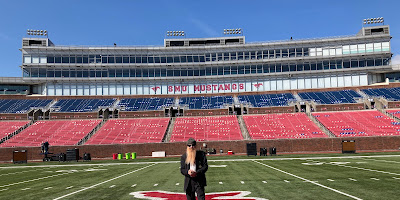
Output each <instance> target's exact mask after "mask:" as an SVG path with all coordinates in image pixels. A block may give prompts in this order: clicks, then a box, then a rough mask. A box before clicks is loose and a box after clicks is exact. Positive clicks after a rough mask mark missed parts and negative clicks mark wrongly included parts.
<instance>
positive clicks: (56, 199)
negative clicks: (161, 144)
mask: <svg viewBox="0 0 400 200" xmlns="http://www.w3.org/2000/svg"><path fill="white" fill-rule="evenodd" d="M154 165H156V164H152V165H148V166H146V167H142V168H140V169H137V170H134V171H131V172H128V173H125V174H122V175H120V176H117V177H114V178H112V179H108V180H106V181H103V182H101V183H97V184H95V185H92V186H90V187H87V188H84V189H81V190H78V191H75V192H71V193H69V194H66V195H63V196H61V197H57V198H55V199H54V200H58V199H62V198H65V197H68V196H71V195H73V194H76V193H79V192H82V191H85V190H87V189H91V188H94V187H96V186H99V185H102V184H104V183H108V182H110V181H113V180H116V179H119V178H121V177H124V176H126V175H129V174H132V173H135V172H138V171H140V170H143V169H146V168H148V167H152V166H154Z"/></svg>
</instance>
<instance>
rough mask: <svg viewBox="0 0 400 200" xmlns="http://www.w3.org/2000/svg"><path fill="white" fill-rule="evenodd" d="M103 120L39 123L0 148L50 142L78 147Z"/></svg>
mask: <svg viewBox="0 0 400 200" xmlns="http://www.w3.org/2000/svg"><path fill="white" fill-rule="evenodd" d="M100 122H101V120H55V121H38V122H36V123H34V124H32V125H31V126H29V127H28V128H26V129H25V130H23V131H21V132H20V133H19V134H17V135H15V136H14V137H12V138H11V139H9V140H7V141H5V142H4V143H2V144H0V147H21V146H40V145H41V144H42V143H43V142H45V141H48V142H49V143H50V145H53V146H65V145H76V144H77V143H78V142H79V140H81V139H82V138H83V137H85V136H86V135H87V134H88V133H89V132H90V131H91V130H93V128H94V127H96V126H97V125H98V124H99V123H100Z"/></svg>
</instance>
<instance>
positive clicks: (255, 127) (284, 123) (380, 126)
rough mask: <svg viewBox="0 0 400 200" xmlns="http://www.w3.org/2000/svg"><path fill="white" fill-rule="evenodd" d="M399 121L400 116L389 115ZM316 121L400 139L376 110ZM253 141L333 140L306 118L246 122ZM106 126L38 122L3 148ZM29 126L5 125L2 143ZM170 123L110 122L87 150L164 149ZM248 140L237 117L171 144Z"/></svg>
mask: <svg viewBox="0 0 400 200" xmlns="http://www.w3.org/2000/svg"><path fill="white" fill-rule="evenodd" d="M387 112H388V113H392V114H393V115H398V114H400V110H388V111H387ZM312 115H313V116H314V117H315V118H316V119H317V120H318V121H319V122H321V123H322V124H323V125H324V126H325V127H326V128H327V129H328V130H329V131H330V132H332V133H333V134H334V135H335V136H336V137H360V136H361V137H363V136H400V122H397V121H396V120H394V119H391V118H389V117H387V116H386V115H384V114H382V113H381V112H379V111H376V110H368V111H348V112H319V113H312ZM243 119H244V122H245V126H246V128H247V130H248V132H249V136H250V139H254V140H265V139H287V138H289V139H299V138H325V137H328V135H326V134H325V133H324V132H323V131H321V130H320V129H319V127H318V126H317V125H316V124H315V123H313V122H312V121H311V119H310V118H309V117H308V116H307V115H306V114H304V113H283V114H264V115H245V116H243ZM100 122H101V120H54V121H38V122H36V123H34V124H32V125H30V126H29V127H28V128H26V129H24V130H23V131H21V132H20V133H19V134H17V135H15V136H13V137H11V139H8V140H6V141H5V142H3V143H1V144H0V147H19V146H40V145H41V144H42V143H43V142H44V141H48V142H49V143H50V144H51V145H54V146H65V145H77V144H78V142H79V141H80V140H81V139H83V138H84V137H85V136H86V135H87V134H88V133H89V132H91V131H92V130H93V129H94V128H95V127H96V126H97V125H99V123H100ZM28 123H29V121H0V129H1V132H0V134H1V136H2V138H4V137H6V136H8V135H9V134H11V133H13V132H14V131H16V130H18V129H19V128H21V127H22V126H24V125H26V124H28ZM169 123H170V118H140V119H110V120H108V121H107V122H106V123H105V124H104V125H103V126H102V127H101V128H100V129H99V130H98V131H97V132H95V133H94V134H93V136H92V137H91V138H90V139H89V140H88V141H87V142H86V143H85V145H102V144H133V143H161V142H163V139H164V138H165V136H166V131H167V128H168V125H169ZM191 137H193V138H195V139H196V140H198V141H226V140H230V141H231V140H243V139H244V137H243V135H242V132H241V130H240V126H239V123H238V120H237V117H236V116H234V115H228V116H209V117H180V118H176V120H175V124H174V128H173V130H172V133H171V137H170V140H169V141H167V142H182V141H186V140H188V139H189V138H191Z"/></svg>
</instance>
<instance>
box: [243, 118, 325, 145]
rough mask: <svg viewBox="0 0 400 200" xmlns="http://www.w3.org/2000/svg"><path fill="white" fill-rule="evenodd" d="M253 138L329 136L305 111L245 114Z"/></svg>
mask: <svg viewBox="0 0 400 200" xmlns="http://www.w3.org/2000/svg"><path fill="white" fill-rule="evenodd" d="M243 119H244V121H245V123H246V126H247V130H248V131H249V134H250V137H251V138H252V139H255V140H257V139H263V140H265V139H283V138H320V137H328V136H327V135H325V133H323V132H322V131H321V130H320V129H319V128H318V126H317V125H315V124H314V123H313V122H312V121H311V120H310V119H309V118H308V117H307V115H306V114H304V113H284V114H267V115H246V116H243Z"/></svg>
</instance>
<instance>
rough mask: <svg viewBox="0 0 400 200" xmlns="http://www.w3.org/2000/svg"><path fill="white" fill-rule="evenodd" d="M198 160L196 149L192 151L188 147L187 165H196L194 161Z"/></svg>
mask: <svg viewBox="0 0 400 200" xmlns="http://www.w3.org/2000/svg"><path fill="white" fill-rule="evenodd" d="M195 160H196V149H192V148H189V147H187V149H186V161H185V163H186V164H189V163H190V164H192V165H193V164H194V161H195Z"/></svg>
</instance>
